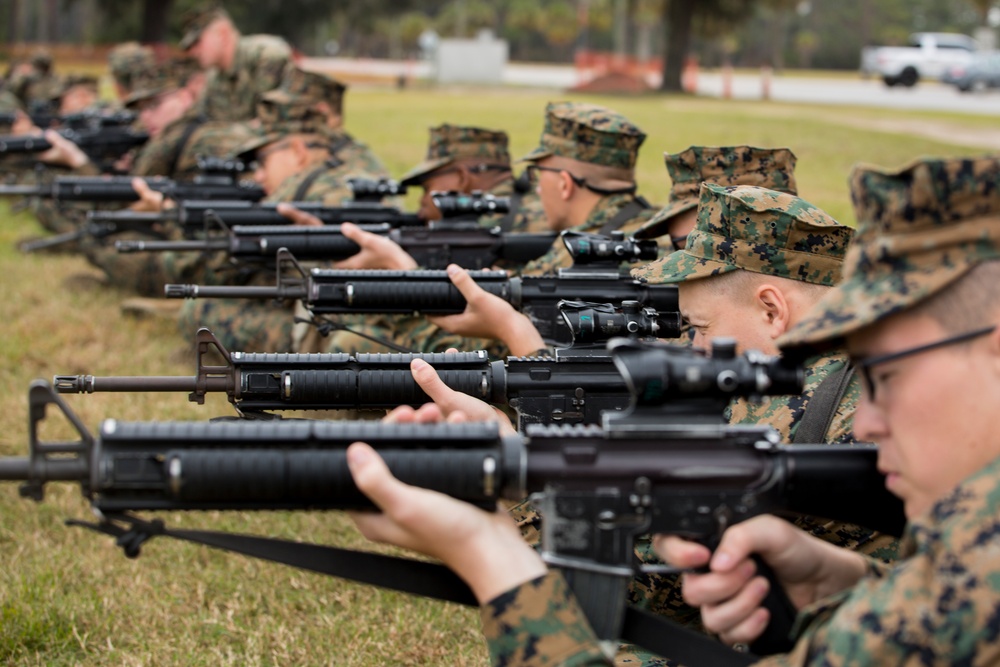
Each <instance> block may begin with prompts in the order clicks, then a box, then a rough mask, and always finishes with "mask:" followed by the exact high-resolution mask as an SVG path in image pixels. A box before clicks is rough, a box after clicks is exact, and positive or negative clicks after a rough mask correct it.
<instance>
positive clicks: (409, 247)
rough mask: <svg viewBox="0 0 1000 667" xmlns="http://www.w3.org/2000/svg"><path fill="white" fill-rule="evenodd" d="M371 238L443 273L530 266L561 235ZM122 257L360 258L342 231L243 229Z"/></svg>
mask: <svg viewBox="0 0 1000 667" xmlns="http://www.w3.org/2000/svg"><path fill="white" fill-rule="evenodd" d="M361 228H362V229H363V230H365V231H366V232H370V233H372V234H378V235H379V236H385V237H387V238H389V239H391V240H392V241H394V242H395V243H397V244H398V245H399V246H400V247H401V248H402V249H403V250H405V251H406V252H407V253H409V255H410V256H411V257H413V259H414V260H415V261H416V262H417V264H419V265H420V266H422V267H425V268H428V269H443V268H445V267H446V266H448V265H449V264H458V265H459V266H463V267H466V268H469V269H482V268H488V267H491V266H493V265H494V264H496V262H497V261H498V260H507V261H512V262H518V263H521V264H523V263H525V262H529V261H531V260H533V259H535V258H537V257H541V256H542V255H544V254H545V253H546V252H547V251H548V250H549V249H550V248H551V247H552V244H553V243H554V242H555V241H556V239H557V238H558V234H556V233H554V232H553V233H549V234H504V233H503V232H502V231H501V230H500V228H499V227H494V228H489V227H483V226H482V225H480V224H478V223H476V222H458V223H455V222H448V221H437V220H435V221H432V222H429V223H427V225H426V226H419V227H416V226H414V227H393V226H392V225H390V224H385V223H384V224H381V225H361ZM115 247H116V248H118V252H170V251H172V252H195V251H197V252H212V251H219V252H225V253H226V254H227V255H228V256H229V257H230V258H231V259H233V260H236V261H239V262H240V263H262V264H265V265H271V266H273V265H274V262H275V256H276V255H277V252H278V250H279V249H280V248H285V249H286V250H288V252H290V253H292V254H293V255H294V256H295V257H296V259H300V260H303V261H314V260H341V259H347V258H348V257H350V256H351V255H355V254H357V253H358V252H360V250H361V248H360V246H358V244H357V243H355V242H354V241H352V240H350V239H348V238H346V237H345V236H344V235H343V233H341V231H340V227H339V226H338V225H331V226H329V227H326V226H324V227H298V226H290V225H281V226H277V227H268V226H260V227H243V226H237V227H233V228H232V229H231V230H229V233H228V234H227V235H225V236H219V235H215V236H212V237H211V238H206V239H200V240H181V241H159V240H150V241H146V240H139V239H136V240H127V241H117V242H116V243H115Z"/></svg>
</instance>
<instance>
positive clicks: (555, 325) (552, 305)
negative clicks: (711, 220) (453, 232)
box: [164, 232, 678, 347]
mask: <svg viewBox="0 0 1000 667" xmlns="http://www.w3.org/2000/svg"><path fill="white" fill-rule="evenodd" d="M562 239H563V242H564V243H565V244H566V247H567V249H568V250H569V252H570V255H571V256H572V257H573V262H574V265H573V267H572V268H569V269H560V270H559V272H558V273H557V274H556V275H546V276H522V277H513V278H512V277H508V276H507V274H506V273H505V272H502V271H472V272H471V274H470V275H471V276H472V278H473V280H475V281H476V283H477V284H478V285H479V286H480V287H482V288H483V289H484V290H486V291H487V292H489V293H491V294H494V295H496V296H498V297H500V298H502V299H504V300H506V301H508V302H510V304H511V305H512V306H514V308H516V309H518V310H520V311H521V312H523V313H524V314H526V315H528V317H530V318H531V320H532V322H533V323H534V325H535V328H537V329H538V332H539V334H540V335H541V336H542V338H543V339H544V340H545V341H546V342H547V343H549V344H554V345H556V346H560V347H565V346H567V345H569V344H570V343H571V341H572V340H573V337H572V333H571V332H570V330H569V328H568V327H567V326H566V322H565V320H564V319H563V318H562V316H560V314H559V309H558V307H557V304H558V303H559V302H560V301H584V302H590V303H612V304H621V303H622V302H624V301H637V302H639V304H640V305H641V306H642V307H645V308H652V309H653V310H655V311H657V312H660V313H665V312H677V310H678V308H677V288H676V287H675V286H673V285H651V284H649V283H647V282H645V281H642V280H637V279H634V278H632V277H631V276H629V275H628V273H627V272H626V271H623V270H622V269H620V268H619V267H620V265H621V263H622V262H625V261H635V260H637V259H649V258H655V256H656V250H655V244H649V243H648V242H638V241H633V240H632V239H626V238H624V237H623V236H621V235H620V234H618V235H613V236H612V237H610V238H605V237H595V236H594V235H590V234H582V235H581V234H577V233H572V232H563V235H562ZM276 261H277V278H276V284H275V286H274V287H263V286H260V287H252V286H238V287H229V286H212V285H166V286H165V288H164V290H165V293H166V296H167V298H172V299H180V298H188V299H198V298H222V299H301V300H302V302H303V304H304V305H305V307H306V308H307V309H308V310H309V311H310V312H311V313H312V314H313V315H314V316H323V315H331V314H345V313H399V314H406V313H423V314H425V315H447V314H454V313H461V312H462V311H463V310H465V298H464V297H463V296H462V294H461V293H460V292H459V291H458V289H457V288H456V287H455V286H454V285H452V283H451V280H450V279H449V278H448V274H447V272H445V271H439V270H437V271H435V270H431V271H427V270H424V271H420V270H418V271H377V270H366V271H345V270H330V269H312V270H310V271H308V272H306V271H305V270H304V269H303V268H302V267H301V266H300V265H299V263H298V261H297V260H296V258H295V257H294V256H293V255H292V254H291V253H289V252H288V251H287V250H284V249H281V250H279V251H278V252H277V254H276Z"/></svg>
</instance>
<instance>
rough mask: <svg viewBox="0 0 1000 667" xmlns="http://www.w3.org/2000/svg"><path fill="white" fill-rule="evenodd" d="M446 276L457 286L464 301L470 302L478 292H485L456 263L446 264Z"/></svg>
mask: <svg viewBox="0 0 1000 667" xmlns="http://www.w3.org/2000/svg"><path fill="white" fill-rule="evenodd" d="M448 278H449V279H450V280H451V283H452V284H453V285H454V286H455V287H457V288H458V291H459V292H461V294H462V296H464V297H465V300H466V301H469V302H471V301H472V299H473V298H475V297H477V296H479V295H480V294H485V291H484V290H483V288H482V287H480V286H479V285H477V284H476V281H475V280H473V279H472V277H471V276H469V272H468V271H466V270H465V269H463V268H462V267H460V266H459V265H458V264H449V265H448Z"/></svg>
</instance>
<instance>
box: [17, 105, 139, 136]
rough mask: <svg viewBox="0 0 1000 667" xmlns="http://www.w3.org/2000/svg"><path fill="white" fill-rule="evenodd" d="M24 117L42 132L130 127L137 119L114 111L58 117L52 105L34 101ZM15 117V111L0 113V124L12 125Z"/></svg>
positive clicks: (125, 113)
mask: <svg viewBox="0 0 1000 667" xmlns="http://www.w3.org/2000/svg"><path fill="white" fill-rule="evenodd" d="M25 115H26V116H28V118H30V119H31V124H32V125H34V126H35V127H37V128H40V129H42V130H45V129H48V128H50V127H61V128H64V129H71V130H80V129H92V128H93V127H94V126H95V125H100V126H104V127H110V126H126V125H132V124H133V123H134V122H135V121H136V118H137V116H136V114H135V113H133V112H131V111H115V112H113V113H102V112H100V111H78V112H76V113H71V114H62V115H60V114H59V113H58V110H57V108H56V106H55V105H54V104H52V103H50V102H42V101H40V100H35V101H33V102H32V103H31V104H29V105H28V110H27V112H26V113H25ZM17 116H18V112H17V111H6V112H2V113H0V124H2V125H13V124H14V122H15V121H16V120H17Z"/></svg>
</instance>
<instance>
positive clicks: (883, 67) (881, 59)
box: [861, 32, 979, 87]
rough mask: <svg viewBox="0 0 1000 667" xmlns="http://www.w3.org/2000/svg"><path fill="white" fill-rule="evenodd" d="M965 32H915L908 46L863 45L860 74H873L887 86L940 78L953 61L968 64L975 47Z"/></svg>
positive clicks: (974, 42) (952, 64) (953, 63)
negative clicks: (963, 33)
mask: <svg viewBox="0 0 1000 667" xmlns="http://www.w3.org/2000/svg"><path fill="white" fill-rule="evenodd" d="M978 48H979V45H978V43H977V42H976V40H974V39H972V38H971V37H969V36H968V35H960V34H957V33H949V32H917V33H914V34H912V35H910V45H909V46H866V47H865V48H864V49H862V50H861V72H862V74H866V75H870V74H876V75H878V76H881V77H882V80H883V81H884V82H885V85H887V86H895V85H897V84H899V85H902V86H907V87H910V86H915V85H916V84H917V82H918V81H919V80H920V79H940V78H941V76H942V75H943V74H944V73H945V72H946V71H948V69H949V68H951V67H954V66H955V65H967V64H969V63H970V62H972V57H973V55H974V54H975V52H976V51H977V50H978Z"/></svg>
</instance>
